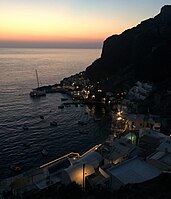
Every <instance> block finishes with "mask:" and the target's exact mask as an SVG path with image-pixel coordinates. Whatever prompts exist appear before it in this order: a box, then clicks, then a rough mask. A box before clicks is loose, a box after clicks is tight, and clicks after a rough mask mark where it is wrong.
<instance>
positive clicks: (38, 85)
mask: <svg viewBox="0 0 171 199" xmlns="http://www.w3.org/2000/svg"><path fill="white" fill-rule="evenodd" d="M35 71H36V79H37V85H38V88H39V77H38V73H37V69H35Z"/></svg>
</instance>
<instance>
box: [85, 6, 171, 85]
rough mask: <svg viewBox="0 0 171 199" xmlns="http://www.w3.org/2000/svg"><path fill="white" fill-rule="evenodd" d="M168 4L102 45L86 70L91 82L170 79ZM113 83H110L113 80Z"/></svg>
mask: <svg viewBox="0 0 171 199" xmlns="http://www.w3.org/2000/svg"><path fill="white" fill-rule="evenodd" d="M170 68H171V5H165V6H164V7H162V8H161V12H160V13H159V14H158V15H157V16H155V17H154V18H150V19H147V20H145V21H142V22H141V23H140V24H139V25H137V26H136V27H133V28H131V29H128V30H126V31H124V32H123V33H122V34H120V35H112V36H110V37H109V38H107V39H106V40H105V41H104V43H103V49H102V54H101V57H100V58H99V59H97V60H96V61H94V62H93V63H92V65H90V66H89V67H87V69H86V74H87V76H88V77H89V78H90V79H91V80H92V81H98V80H103V81H105V79H110V78H112V77H113V78H112V79H115V77H116V78H118V77H117V76H122V77H123V78H124V79H125V81H127V80H128V79H130V80H131V79H132V78H134V80H135V81H136V80H148V81H153V82H160V81H162V80H164V79H166V78H170V77H171V70H170ZM112 81H113V80H112Z"/></svg>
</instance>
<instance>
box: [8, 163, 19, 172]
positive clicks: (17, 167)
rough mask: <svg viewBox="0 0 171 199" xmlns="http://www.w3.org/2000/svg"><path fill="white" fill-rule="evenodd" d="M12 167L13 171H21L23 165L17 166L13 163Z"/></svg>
mask: <svg viewBox="0 0 171 199" xmlns="http://www.w3.org/2000/svg"><path fill="white" fill-rule="evenodd" d="M10 169H11V170H12V171H15V172H20V171H21V167H19V166H16V165H15V164H12V165H11V166H10Z"/></svg>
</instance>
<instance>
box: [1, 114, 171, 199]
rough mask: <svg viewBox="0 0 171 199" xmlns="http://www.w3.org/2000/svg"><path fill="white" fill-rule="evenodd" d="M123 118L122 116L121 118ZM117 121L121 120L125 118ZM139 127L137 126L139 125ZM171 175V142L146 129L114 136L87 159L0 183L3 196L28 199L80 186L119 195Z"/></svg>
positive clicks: (73, 156)
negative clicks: (128, 188)
mask: <svg viewBox="0 0 171 199" xmlns="http://www.w3.org/2000/svg"><path fill="white" fill-rule="evenodd" d="M119 115H120V114H119ZM119 115H118V116H117V117H121V116H119ZM135 125H136V124H135ZM170 171H171V138H170V136H166V135H164V134H162V133H161V132H160V130H159V129H154V128H150V127H142V128H139V130H135V131H132V130H131V131H128V132H127V133H126V134H125V135H122V136H121V137H120V138H118V137H116V136H115V135H114V134H113V133H111V134H110V136H109V137H108V139H107V140H106V141H105V142H104V143H103V144H99V145H96V146H95V147H93V148H92V149H90V150H89V151H87V152H86V153H84V154H83V155H80V154H78V153H73V152H72V153H70V154H67V155H65V156H63V157H61V158H58V159H56V160H53V161H51V162H48V163H46V164H44V165H42V166H40V167H39V168H36V169H33V170H30V171H27V172H25V173H22V174H19V175H17V176H14V177H11V178H8V179H5V180H3V181H1V182H0V195H1V198H5V196H6V195H9V193H11V194H12V195H13V197H14V196H15V197H18V198H24V197H26V196H28V195H32V194H34V193H37V192H39V191H42V190H44V189H46V188H48V187H54V189H58V188H59V187H60V186H61V185H62V184H65V185H68V184H70V183H71V182H76V183H77V184H80V185H81V186H82V187H83V190H85V189H86V188H96V187H104V188H106V189H109V190H112V191H115V190H118V189H120V188H121V187H123V186H125V185H127V184H135V183H141V182H144V181H148V180H150V179H153V178H155V177H157V176H159V175H160V174H161V173H162V172H170Z"/></svg>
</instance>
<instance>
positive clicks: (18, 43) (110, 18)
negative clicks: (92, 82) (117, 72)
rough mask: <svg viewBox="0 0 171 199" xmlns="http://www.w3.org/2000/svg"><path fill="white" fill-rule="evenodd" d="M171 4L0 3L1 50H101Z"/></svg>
mask: <svg viewBox="0 0 171 199" xmlns="http://www.w3.org/2000/svg"><path fill="white" fill-rule="evenodd" d="M167 4H171V0H0V47H27V46H28V47H36V46H37V47H87V48H88V47H91V48H93V47H95V48H96V47H101V45H102V42H103V41H104V40H105V38H107V37H108V36H110V35H113V34H119V33H121V32H123V31H124V30H125V29H128V28H131V27H133V26H136V25H137V24H138V23H140V22H141V21H142V20H145V19H148V18H150V17H154V16H155V15H157V14H158V13H159V12H160V9H161V7H162V6H163V5H167Z"/></svg>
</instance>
